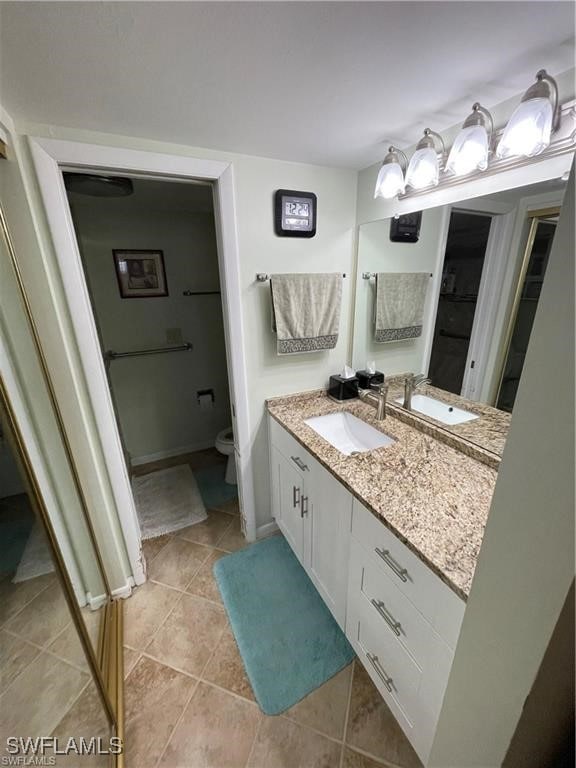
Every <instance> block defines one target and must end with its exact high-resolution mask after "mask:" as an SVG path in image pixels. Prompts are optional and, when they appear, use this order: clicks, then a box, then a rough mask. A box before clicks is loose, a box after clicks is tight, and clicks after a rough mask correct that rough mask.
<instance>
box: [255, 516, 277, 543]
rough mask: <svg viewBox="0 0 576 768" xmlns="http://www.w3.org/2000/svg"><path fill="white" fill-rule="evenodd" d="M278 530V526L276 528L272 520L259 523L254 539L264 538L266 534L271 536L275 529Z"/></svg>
mask: <svg viewBox="0 0 576 768" xmlns="http://www.w3.org/2000/svg"><path fill="white" fill-rule="evenodd" d="M279 530H280V528H278V526H277V525H276V523H275V522H274V521H272V522H271V523H264V525H259V526H258V528H256V540H258V539H265V538H266V537H267V536H272V534H273V533H276V531H279Z"/></svg>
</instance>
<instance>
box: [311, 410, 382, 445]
mask: <svg viewBox="0 0 576 768" xmlns="http://www.w3.org/2000/svg"><path fill="white" fill-rule="evenodd" d="M304 423H305V424H308V426H309V427H311V428H312V429H313V430H314V432H317V433H318V434H319V435H320V436H321V437H323V438H324V440H327V441H328V442H329V443H330V445H333V446H334V448H337V449H338V450H339V451H340V453H343V454H345V455H346V456H350V455H351V454H353V453H364V452H365V451H371V450H373V449H374V448H383V447H384V446H386V445H391V444H392V443H393V442H394V439H393V438H392V437H388V435H385V434H384V433H383V432H380V431H379V430H378V429H374V427H371V426H370V424H366V422H365V421H362V419H358V418H357V417H356V416H353V415H352V414H351V413H347V412H346V411H340V412H338V413H327V414H326V416H313V417H312V418H311V419H305V421H304Z"/></svg>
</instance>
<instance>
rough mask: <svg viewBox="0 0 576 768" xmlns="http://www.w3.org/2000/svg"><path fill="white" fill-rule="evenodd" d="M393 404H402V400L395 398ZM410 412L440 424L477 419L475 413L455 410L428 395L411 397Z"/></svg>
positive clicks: (460, 422)
mask: <svg viewBox="0 0 576 768" xmlns="http://www.w3.org/2000/svg"><path fill="white" fill-rule="evenodd" d="M394 402H396V403H400V404H402V403H403V402H404V398H403V397H397V398H396V400H395V401H394ZM412 410H413V411H417V412H418V413H422V414H424V416H430V418H431V419H436V421H441V422H442V424H463V423H464V422H465V421H474V419H477V418H478V416H477V415H476V414H475V413H470V411H465V410H464V409H463V408H456V406H455V405H448V403H443V402H442V401H441V400H436V398H434V397H428V395H412Z"/></svg>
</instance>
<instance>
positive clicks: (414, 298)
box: [374, 272, 430, 343]
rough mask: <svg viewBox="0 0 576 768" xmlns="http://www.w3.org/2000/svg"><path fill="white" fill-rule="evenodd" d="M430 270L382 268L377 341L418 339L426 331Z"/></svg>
mask: <svg viewBox="0 0 576 768" xmlns="http://www.w3.org/2000/svg"><path fill="white" fill-rule="evenodd" d="M429 282H430V275H429V273H428V272H387V273H383V272H380V273H378V274H377V275H376V302H375V312H374V341H376V342H379V343H382V342H386V341H401V340H402V339H415V338H416V337H417V336H420V335H421V334H422V315H423V313H424V302H425V300H426V291H427V289H428V283H429Z"/></svg>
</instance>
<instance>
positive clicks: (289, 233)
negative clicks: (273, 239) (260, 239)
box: [274, 189, 316, 237]
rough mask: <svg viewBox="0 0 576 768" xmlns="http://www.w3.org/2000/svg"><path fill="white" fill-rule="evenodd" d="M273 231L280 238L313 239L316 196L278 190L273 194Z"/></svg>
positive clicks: (310, 193)
mask: <svg viewBox="0 0 576 768" xmlns="http://www.w3.org/2000/svg"><path fill="white" fill-rule="evenodd" d="M274 231H275V232H276V234H277V235H279V236H280V237H314V235H315V234H316V195H315V194H314V193H313V192H297V191H296V190H294V189H278V190H277V191H276V193H275V194H274Z"/></svg>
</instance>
